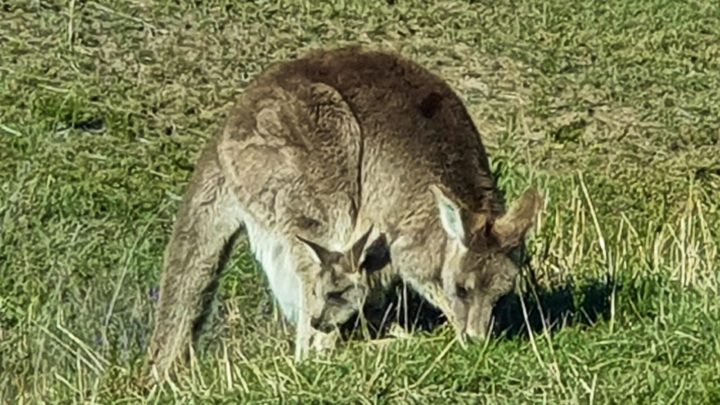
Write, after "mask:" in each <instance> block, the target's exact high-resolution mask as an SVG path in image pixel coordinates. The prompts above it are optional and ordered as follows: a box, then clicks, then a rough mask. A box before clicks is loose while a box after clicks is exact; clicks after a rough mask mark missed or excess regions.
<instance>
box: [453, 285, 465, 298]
mask: <svg viewBox="0 0 720 405" xmlns="http://www.w3.org/2000/svg"><path fill="white" fill-rule="evenodd" d="M455 295H456V296H457V297H458V298H460V299H464V298H467V296H468V290H467V288H465V287H463V286H461V285H458V286H456V287H455Z"/></svg>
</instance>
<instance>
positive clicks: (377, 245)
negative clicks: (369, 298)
mask: <svg viewBox="0 0 720 405" xmlns="http://www.w3.org/2000/svg"><path fill="white" fill-rule="evenodd" d="M388 263H390V247H389V246H388V243H387V238H386V237H385V234H384V233H381V234H380V235H379V236H378V237H377V238H375V240H374V241H373V242H372V243H371V244H370V245H369V246H368V247H367V248H365V250H364V251H363V257H362V260H361V261H360V269H361V270H363V271H365V272H367V273H368V274H370V273H374V272H376V271H379V270H382V269H383V267H385V266H386V265H387V264H388Z"/></svg>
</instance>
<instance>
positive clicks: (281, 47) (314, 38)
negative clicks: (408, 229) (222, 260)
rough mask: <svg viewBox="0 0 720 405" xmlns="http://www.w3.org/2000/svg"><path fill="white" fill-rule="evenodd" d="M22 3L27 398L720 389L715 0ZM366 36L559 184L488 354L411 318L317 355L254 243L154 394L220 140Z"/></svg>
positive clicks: (565, 399) (13, 229)
mask: <svg viewBox="0 0 720 405" xmlns="http://www.w3.org/2000/svg"><path fill="white" fill-rule="evenodd" d="M395 3H396V4H395ZM0 9H2V11H1V12H2V16H3V18H2V19H0V49H2V51H1V55H2V56H1V57H0V60H2V64H0V107H1V108H0V163H1V164H0V179H2V181H1V182H0V398H3V400H4V401H5V402H9V403H25V402H30V403H35V402H50V403H56V402H63V403H64V402H101V403H108V402H122V401H129V402H144V401H148V402H168V401H173V402H181V401H182V402H183V403H185V402H201V403H204V402H208V401H211V402H230V401H232V402H243V403H244V402H257V403H266V402H322V403H338V402H342V403H345V402H352V403H415V402H430V401H433V400H436V401H444V402H447V401H455V402H460V403H477V402H491V403H518V402H520V403H524V402H552V403H626V402H652V403H670V402H674V401H679V402H683V403H685V402H692V403H716V402H717V401H718V400H720V391H719V390H718V387H720V379H719V377H718V376H719V375H720V361H718V359H720V340H719V339H718V336H720V329H719V328H718V325H720V304H718V300H717V299H716V295H717V292H718V271H719V270H720V265H719V260H720V259H719V258H718V249H719V244H720V227H719V225H718V224H719V223H720V222H719V221H720V210H719V209H718V201H719V200H720V192H718V190H720V159H718V157H719V156H720V92H718V91H717V89H718V88H720V62H719V61H720V44H718V42H717V41H716V38H718V37H720V31H718V29H719V28H718V27H720V17H718V16H720V9H719V8H718V6H717V5H714V3H706V4H704V3H697V2H690V3H688V2H686V3H681V2H667V1H662V0H643V1H640V2H635V3H633V2H622V1H619V0H618V1H615V0H613V1H609V2H600V1H588V2H583V3H577V2H571V1H567V0H554V1H551V2H545V3H543V4H540V3H538V4H537V5H531V4H530V3H527V4H525V3H523V4H513V3H511V2H506V1H500V2H494V3H490V2H482V1H481V2H475V3H468V2H461V1H443V2H437V3H434V4H429V3H428V4H425V3H423V2H419V1H411V2H404V1H397V2H384V1H379V0H378V1H371V2H350V1H348V2H343V3H342V4H341V5H336V6H330V5H320V4H319V3H317V4H315V3H310V2H306V1H283V2H277V3H270V2H230V1H219V0H217V1H209V2H191V1H181V2H154V1H129V2H121V1H101V2H94V1H72V0H71V1H68V2H43V1H26V2H13V3H0ZM350 42H360V43H365V44H371V45H373V46H382V47H385V48H390V49H395V50H398V51H401V52H402V53H404V54H406V55H408V56H411V57H414V58H416V59H417V60H418V61H420V62H421V63H423V64H425V65H426V66H428V67H430V68H431V69H433V70H434V71H436V72H438V73H440V74H441V75H443V76H444V77H446V78H447V80H448V81H449V82H450V83H451V84H452V85H453V86H454V88H456V89H457V91H458V93H459V94H460V95H461V96H462V97H463V98H464V99H465V100H467V104H468V108H469V110H470V112H471V114H472V115H473V117H474V118H475V120H476V122H477V124H478V127H479V128H480V130H481V132H482V134H483V139H484V142H485V143H486V144H487V145H488V147H489V150H490V153H491V157H492V164H493V167H494V168H495V169H496V171H497V173H498V175H499V176H500V178H501V180H500V185H501V188H502V189H503V190H505V191H506V192H507V194H508V196H509V197H514V196H516V195H517V194H518V193H519V192H520V191H521V190H523V189H524V188H525V187H526V186H528V185H530V184H533V185H539V186H540V187H541V188H542V189H543V190H544V192H545V194H546V196H548V199H547V203H546V206H545V210H544V211H543V213H542V216H541V221H540V226H539V228H538V230H537V232H536V233H535V235H534V237H533V238H532V240H531V241H530V244H529V252H530V254H531V259H530V261H529V267H528V271H527V272H526V273H525V277H524V278H523V280H522V281H523V282H522V283H521V285H520V286H519V287H518V291H517V294H515V295H513V296H510V297H508V298H507V299H505V300H504V301H503V302H502V305H500V308H499V309H498V311H497V317H496V330H497V331H498V336H497V337H496V338H494V339H491V340H489V341H487V342H485V343H484V344H481V345H471V346H467V347H462V346H460V345H459V344H458V343H456V342H455V341H454V338H453V333H452V331H451V330H450V329H449V328H448V327H447V326H440V327H437V328H435V329H433V330H431V331H405V330H403V329H402V328H396V329H395V333H393V334H390V335H388V336H385V337H384V338H382V339H376V340H366V339H354V340H351V341H350V342H348V344H347V345H345V346H344V347H342V348H339V349H338V350H337V351H336V352H334V353H331V354H329V355H328V356H323V357H319V358H316V359H313V360H311V361H308V362H307V363H304V364H300V365H296V364H294V363H293V362H292V361H291V356H290V354H291V339H290V337H291V331H288V330H285V328H284V327H283V326H282V325H281V324H280V323H278V322H276V317H275V316H274V315H273V311H272V310H273V306H272V303H271V301H270V298H269V297H268V294H267V292H266V291H265V287H264V282H263V280H262V279H261V278H260V277H259V271H258V269H257V268H256V264H255V263H254V262H253V261H252V260H251V258H250V257H249V255H248V253H247V249H246V246H245V245H243V244H244V243H245V242H244V241H242V242H241V246H240V247H239V249H238V250H237V253H236V254H235V256H234V257H233V259H232V261H231V263H230V267H229V271H227V272H226V275H225V276H224V279H223V283H222V288H221V291H220V300H219V302H218V311H217V315H216V316H215V317H214V321H213V324H212V327H211V328H210V330H209V331H208V333H207V339H206V341H205V344H204V345H203V346H202V347H201V349H200V353H198V356H197V358H196V361H195V363H194V364H193V366H192V368H191V369H190V370H189V371H188V373H187V374H185V375H183V376H182V377H181V378H180V379H179V380H178V381H176V382H175V384H174V385H172V384H168V385H166V386H163V387H159V388H156V389H155V390H153V391H150V392H146V391H143V390H142V389H141V388H140V387H138V386H136V385H135V381H136V378H137V376H138V372H139V365H140V362H141V361H142V360H143V358H142V356H143V353H144V350H145V347H146V344H147V338H148V333H149V330H150V327H151V325H152V306H153V303H154V296H155V291H154V289H155V288H156V284H157V280H158V278H159V271H160V263H161V258H162V252H163V248H164V245H165V243H166V241H167V237H168V235H169V231H170V226H171V223H172V219H173V216H174V214H175V210H176V208H177V204H178V200H179V195H181V193H182V191H183V187H184V184H185V182H186V180H187V177H188V175H189V172H190V170H192V162H193V159H194V157H195V156H196V153H197V151H198V150H199V148H200V147H201V145H202V143H203V142H204V140H206V139H207V138H209V137H210V136H211V135H212V134H214V133H215V132H216V131H218V129H219V127H220V125H221V124H222V120H223V118H224V114H225V112H226V111H227V109H228V107H229V105H230V104H231V103H232V101H233V99H234V98H235V97H236V96H237V95H238V94H240V92H242V89H243V87H244V86H245V84H246V83H247V82H248V81H249V80H250V79H251V78H252V77H253V76H254V75H256V74H257V73H258V72H259V71H261V70H262V69H263V68H265V67H266V66H267V65H268V64H269V63H271V62H273V61H277V60H282V59H285V58H289V57H292V56H294V55H297V54H299V53H302V52H304V51H306V50H309V49H313V48H316V47H319V46H327V45H341V44H346V43H350ZM393 311H397V312H396V313H402V312H403V309H402V308H400V309H397V308H394V309H393ZM413 316H414V314H409V317H410V318H411V319H412V318H413ZM393 317H396V316H395V315H393Z"/></svg>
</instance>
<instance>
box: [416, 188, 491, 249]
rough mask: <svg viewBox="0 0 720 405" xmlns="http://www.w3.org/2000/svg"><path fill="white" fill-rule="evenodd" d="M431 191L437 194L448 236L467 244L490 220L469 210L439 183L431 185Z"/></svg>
mask: <svg viewBox="0 0 720 405" xmlns="http://www.w3.org/2000/svg"><path fill="white" fill-rule="evenodd" d="M430 191H431V192H432V193H433V195H434V196H435V202H436V203H437V206H438V212H439V214H440V222H441V223H442V226H443V229H445V232H446V233H447V234H448V236H450V237H451V238H453V239H456V240H458V241H460V242H461V243H463V244H466V245H467V242H468V240H469V238H470V237H471V236H472V235H474V234H478V233H479V232H482V231H483V230H484V229H485V226H486V224H487V222H488V218H487V216H486V215H485V214H481V213H474V212H470V211H468V210H467V209H465V208H464V207H463V206H462V205H461V204H460V203H458V202H457V200H456V199H454V198H453V197H451V196H449V195H448V194H447V193H446V192H445V191H443V189H442V188H441V187H439V186H438V185H435V184H433V185H431V186H430Z"/></svg>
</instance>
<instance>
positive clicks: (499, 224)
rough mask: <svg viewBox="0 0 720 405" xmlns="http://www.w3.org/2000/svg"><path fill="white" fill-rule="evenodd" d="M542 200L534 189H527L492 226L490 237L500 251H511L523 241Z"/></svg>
mask: <svg viewBox="0 0 720 405" xmlns="http://www.w3.org/2000/svg"><path fill="white" fill-rule="evenodd" d="M542 204H543V199H542V196H541V195H540V193H539V192H538V191H537V190H535V189H528V190H526V191H525V193H523V195H522V196H521V197H520V198H518V199H517V201H515V203H514V204H513V206H512V207H511V209H510V210H509V211H508V212H507V213H505V215H503V216H501V217H500V218H498V219H497V220H495V222H494V223H493V226H492V235H493V237H494V238H495V240H496V241H497V243H498V244H499V245H500V248H501V249H512V248H515V247H517V246H519V245H520V244H522V242H523V241H524V239H525V236H526V235H527V233H528V231H530V229H531V228H532V227H533V225H534V223H535V217H536V216H537V214H538V212H539V211H540V208H541V206H542Z"/></svg>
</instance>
